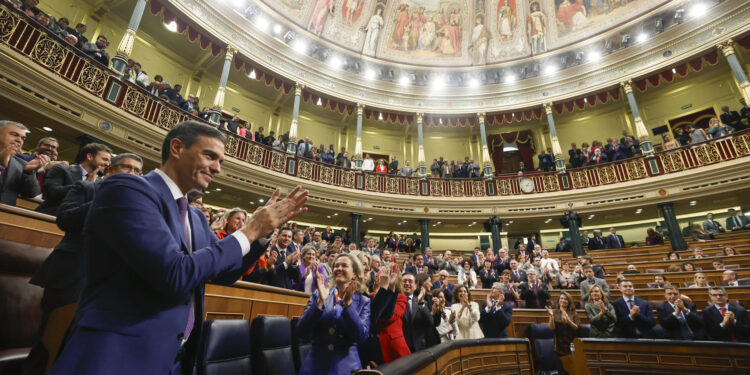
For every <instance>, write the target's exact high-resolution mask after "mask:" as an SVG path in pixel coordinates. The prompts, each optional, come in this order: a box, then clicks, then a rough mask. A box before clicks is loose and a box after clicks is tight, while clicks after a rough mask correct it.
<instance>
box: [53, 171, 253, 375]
mask: <svg viewBox="0 0 750 375" xmlns="http://www.w3.org/2000/svg"><path fill="white" fill-rule="evenodd" d="M188 214H189V220H190V225H191V231H192V237H193V238H192V245H193V246H192V250H193V251H192V252H191V253H188V247H187V242H186V241H187V240H186V239H185V234H184V227H183V225H182V223H181V218H180V216H179V210H178V208H177V204H176V203H175V200H174V198H173V197H172V194H171V193H170V191H169V188H168V187H167V185H166V183H165V182H164V180H163V179H162V178H161V176H159V175H158V174H156V173H154V172H152V173H150V174H148V175H147V176H145V177H137V176H133V175H130V174H118V175H114V176H111V177H109V178H107V179H106V180H105V181H104V182H103V183H102V185H101V188H100V189H99V191H98V192H97V194H96V197H95V198H94V202H93V203H92V205H91V209H90V211H89V214H88V217H87V219H86V224H85V226H84V235H85V247H84V251H85V252H86V255H85V258H86V261H87V267H86V282H85V287H84V290H83V294H82V295H81V298H80V301H79V303H78V310H77V311H76V317H75V320H74V323H73V327H72V335H71V337H70V340H69V341H68V343H67V344H66V346H65V349H64V350H63V352H62V354H61V355H60V356H59V358H58V360H57V362H56V363H55V365H54V367H53V368H52V371H51V374H53V375H55V374H168V373H170V370H171V369H172V368H173V366H174V363H175V359H176V358H177V355H178V351H180V349H181V343H182V340H183V334H184V331H185V328H186V326H187V319H188V314H189V311H190V310H189V309H190V306H191V297H192V298H194V302H195V325H194V328H193V332H192V334H191V335H190V339H189V340H188V341H187V343H185V344H184V346H183V347H182V348H183V349H184V350H183V353H184V354H183V356H182V365H183V371H184V372H186V373H187V372H191V370H192V367H193V363H194V353H195V349H196V347H197V344H198V341H199V340H198V339H199V337H200V333H201V332H200V330H201V326H202V323H203V291H204V283H205V282H206V281H208V280H213V281H214V282H221V283H227V284H230V283H232V282H234V281H235V280H237V279H238V278H239V277H240V276H241V275H242V273H243V272H244V270H245V269H247V268H248V267H249V266H250V265H251V264H252V263H253V262H254V261H255V260H257V258H258V257H259V256H260V255H261V254H262V253H263V250H264V246H263V245H262V244H260V243H259V242H258V241H256V242H255V243H253V245H252V248H251V250H250V253H249V254H248V255H247V256H245V257H244V259H243V258H242V250H241V247H240V244H239V242H238V241H237V239H236V238H234V236H229V237H227V238H226V239H224V240H221V241H219V240H218V239H217V238H216V236H214V234H213V233H212V232H211V230H210V229H209V227H208V224H207V223H206V220H205V218H204V217H203V215H202V213H201V212H200V211H199V210H198V209H197V208H193V207H190V209H189V211H188Z"/></svg>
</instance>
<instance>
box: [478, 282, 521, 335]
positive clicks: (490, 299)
mask: <svg viewBox="0 0 750 375" xmlns="http://www.w3.org/2000/svg"><path fill="white" fill-rule="evenodd" d="M503 288H504V287H503V284H500V283H494V284H492V289H490V292H489V294H487V300H486V301H485V302H482V307H480V308H479V323H480V324H481V325H482V333H484V337H486V338H490V337H494V338H506V337H508V332H507V328H508V325H510V321H511V319H513V307H512V306H511V305H510V304H507V303H505V294H504V293H503Z"/></svg>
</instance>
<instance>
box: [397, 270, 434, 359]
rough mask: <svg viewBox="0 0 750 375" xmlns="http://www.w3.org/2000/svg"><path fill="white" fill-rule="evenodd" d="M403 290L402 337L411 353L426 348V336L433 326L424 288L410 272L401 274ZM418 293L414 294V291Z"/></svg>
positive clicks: (430, 308)
mask: <svg viewBox="0 0 750 375" xmlns="http://www.w3.org/2000/svg"><path fill="white" fill-rule="evenodd" d="M402 284H403V290H404V296H406V300H407V301H406V310H405V311H406V313H404V318H403V330H404V338H405V339H406V345H407V346H409V351H410V352H411V353H414V352H417V351H420V350H422V349H425V348H427V337H428V334H429V330H431V329H432V328H433V327H434V326H433V320H432V314H431V310H432V306H428V304H427V302H426V300H425V294H424V288H421V287H420V286H419V285H417V283H416V278H415V277H414V275H412V274H410V273H405V274H404V275H403V280H402ZM417 290H419V291H420V292H419V294H418V295H415V294H414V293H415V291H417Z"/></svg>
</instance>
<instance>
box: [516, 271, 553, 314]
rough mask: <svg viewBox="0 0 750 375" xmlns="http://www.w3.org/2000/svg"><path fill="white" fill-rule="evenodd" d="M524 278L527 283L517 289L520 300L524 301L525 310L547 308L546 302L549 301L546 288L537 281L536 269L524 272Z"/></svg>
mask: <svg viewBox="0 0 750 375" xmlns="http://www.w3.org/2000/svg"><path fill="white" fill-rule="evenodd" d="M526 277H527V278H528V279H529V281H528V282H525V283H521V286H519V287H518V290H519V292H520V294H521V298H522V299H523V300H524V301H526V308H527V309H543V308H544V307H545V306H547V300H548V299H549V291H547V286H546V285H544V283H542V282H541V281H539V275H537V271H536V269H533V268H532V269H529V270H528V271H526Z"/></svg>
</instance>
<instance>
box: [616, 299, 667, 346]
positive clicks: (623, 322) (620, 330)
mask: <svg viewBox="0 0 750 375" xmlns="http://www.w3.org/2000/svg"><path fill="white" fill-rule="evenodd" d="M633 303H634V304H635V305H637V306H638V307H639V308H640V309H641V312H640V313H638V315H636V316H635V317H634V318H633V319H630V308H628V304H627V303H625V299H624V298H623V297H620V298H619V299H617V300H616V301H614V302H612V306H614V308H615V314H616V315H617V322H616V323H615V328H616V329H617V337H623V338H629V339H635V338H648V334H647V332H648V331H650V330H651V329H652V328H654V324H656V321H655V320H654V312H653V310H652V309H651V304H650V303H648V301H646V300H643V299H641V298H638V297H633ZM636 328H637V329H638V331H640V332H639V333H640V335H637V334H636ZM644 334H646V335H645V336H644Z"/></svg>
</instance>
